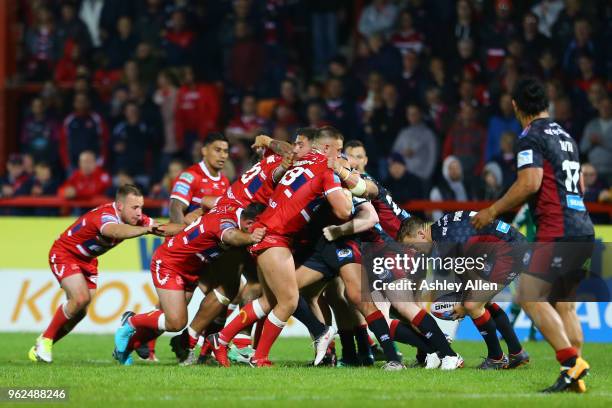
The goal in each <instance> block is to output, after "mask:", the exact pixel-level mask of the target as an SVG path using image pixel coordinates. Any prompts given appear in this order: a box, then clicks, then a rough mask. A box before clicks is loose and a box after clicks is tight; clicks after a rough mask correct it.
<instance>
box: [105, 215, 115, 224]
mask: <svg viewBox="0 0 612 408" xmlns="http://www.w3.org/2000/svg"><path fill="white" fill-rule="evenodd" d="M107 222H114V223H117V224H118V223H119V220H118V219H117V217H115V216H114V215H109V214H105V215H103V216H102V224H106V223H107Z"/></svg>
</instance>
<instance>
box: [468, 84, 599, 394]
mask: <svg viewBox="0 0 612 408" xmlns="http://www.w3.org/2000/svg"><path fill="white" fill-rule="evenodd" d="M512 105H513V107H514V111H515V114H516V117H517V118H518V120H519V121H520V122H521V125H522V126H523V128H524V130H523V132H522V133H521V135H520V136H519V140H518V154H517V169H518V175H517V180H516V181H515V183H514V184H513V185H512V186H511V187H510V189H509V190H508V192H507V193H506V194H505V195H504V196H503V197H502V198H500V199H499V200H497V201H496V202H495V203H494V204H493V205H491V206H490V207H488V208H486V209H484V210H482V211H480V212H479V213H478V214H477V215H476V216H475V217H474V218H473V219H472V223H473V224H474V226H475V227H476V228H483V227H486V226H487V225H488V224H489V223H491V222H492V221H493V220H494V219H495V218H496V217H497V215H498V214H503V213H505V212H507V211H510V210H512V209H514V208H517V207H519V206H521V205H522V204H523V203H525V202H528V203H529V208H530V210H531V212H532V214H533V215H534V219H535V224H536V228H537V233H536V248H535V249H536V250H535V251H534V254H533V258H532V261H531V265H530V267H529V270H528V271H527V273H526V274H523V276H522V277H521V280H520V284H519V296H520V298H521V303H522V307H523V309H524V310H525V311H526V312H527V313H528V314H529V316H530V317H531V319H532V320H533V321H534V323H535V324H536V326H537V327H538V328H539V329H540V331H541V332H542V334H543V335H544V337H545V338H546V340H547V341H548V342H549V343H550V345H551V346H552V347H553V349H554V350H555V352H556V358H557V361H559V363H560V364H561V375H560V376H559V378H558V379H557V381H556V382H555V384H553V385H552V386H550V387H548V388H546V389H545V390H543V391H545V392H559V391H565V390H568V389H569V390H573V391H577V392H584V391H586V385H585V384H584V381H583V380H582V378H583V377H584V376H585V375H586V374H587V373H588V370H589V364H588V363H587V362H586V361H585V360H584V359H583V358H582V357H581V356H580V349H581V346H582V330H581V328H580V322H579V320H578V316H577V315H576V309H575V302H573V299H572V297H573V294H574V293H575V291H576V289H577V287H578V285H579V283H580V280H581V279H582V278H583V277H584V273H585V266H586V265H588V261H589V259H590V257H591V252H592V248H593V240H594V230H593V224H592V223H591V219H590V218H589V214H588V212H587V210H586V208H585V206H584V203H583V198H582V195H583V193H582V191H583V189H582V183H581V178H580V159H579V152H578V146H577V144H576V142H575V141H574V139H573V138H572V137H571V136H570V135H569V134H568V133H567V132H566V131H565V130H564V129H563V128H562V127H561V126H559V124H557V123H555V122H554V121H553V120H552V119H551V118H550V117H549V115H548V112H547V107H548V98H547V96H546V90H545V89H544V86H543V85H542V84H541V83H540V82H539V81H538V80H536V79H532V78H526V79H522V80H520V81H519V82H518V83H517V85H516V87H515V89H514V92H513V95H512ZM550 300H552V302H553V303H551V302H550Z"/></svg>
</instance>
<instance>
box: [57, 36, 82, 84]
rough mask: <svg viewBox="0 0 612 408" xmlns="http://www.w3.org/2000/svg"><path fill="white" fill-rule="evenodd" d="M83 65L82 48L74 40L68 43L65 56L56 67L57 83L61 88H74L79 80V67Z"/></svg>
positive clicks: (65, 46) (65, 47)
mask: <svg viewBox="0 0 612 408" xmlns="http://www.w3.org/2000/svg"><path fill="white" fill-rule="evenodd" d="M81 64H82V61H81V46H80V45H79V44H78V43H76V42H74V41H72V40H68V41H66V42H65V45H64V56H63V57H62V59H60V60H59V61H58V62H57V65H56V66H55V74H54V79H55V82H56V83H58V84H59V85H61V86H67V87H71V86H73V85H74V82H75V81H76V79H77V71H78V68H79V65H81Z"/></svg>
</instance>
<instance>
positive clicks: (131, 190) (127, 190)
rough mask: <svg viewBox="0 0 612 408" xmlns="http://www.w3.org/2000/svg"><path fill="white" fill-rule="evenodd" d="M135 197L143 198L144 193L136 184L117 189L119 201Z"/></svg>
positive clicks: (116, 197) (116, 196)
mask: <svg viewBox="0 0 612 408" xmlns="http://www.w3.org/2000/svg"><path fill="white" fill-rule="evenodd" d="M130 194H132V195H135V196H136V197H142V191H140V189H139V188H138V187H137V186H135V185H134V184H124V185H122V186H120V187H119V188H118V189H117V194H116V195H115V199H116V200H117V201H120V200H123V199H125V197H127V196H128V195H130Z"/></svg>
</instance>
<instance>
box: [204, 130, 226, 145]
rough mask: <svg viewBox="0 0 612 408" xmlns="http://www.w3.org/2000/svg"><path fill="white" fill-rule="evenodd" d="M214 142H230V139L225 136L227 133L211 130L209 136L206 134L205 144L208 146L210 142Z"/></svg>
mask: <svg viewBox="0 0 612 408" xmlns="http://www.w3.org/2000/svg"><path fill="white" fill-rule="evenodd" d="M214 142H227V144H229V140H227V137H225V135H224V134H223V133H221V132H210V133H209V134H208V136H206V139H204V144H203V146H204V147H206V146H208V145H209V144H212V143H214Z"/></svg>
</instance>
